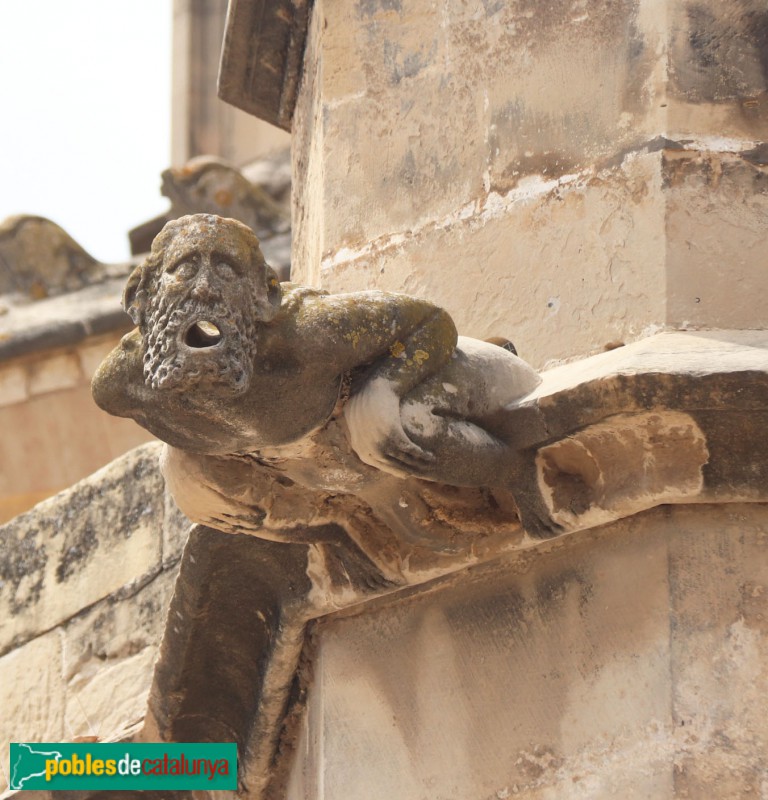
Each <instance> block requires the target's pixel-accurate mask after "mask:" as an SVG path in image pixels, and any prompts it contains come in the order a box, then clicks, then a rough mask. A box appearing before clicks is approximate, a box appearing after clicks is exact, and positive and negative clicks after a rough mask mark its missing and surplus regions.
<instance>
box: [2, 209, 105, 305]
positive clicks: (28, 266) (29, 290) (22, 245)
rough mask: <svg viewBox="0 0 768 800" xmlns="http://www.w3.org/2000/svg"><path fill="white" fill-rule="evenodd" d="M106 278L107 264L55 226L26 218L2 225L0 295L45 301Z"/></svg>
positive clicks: (39, 219) (4, 222) (40, 219)
mask: <svg viewBox="0 0 768 800" xmlns="http://www.w3.org/2000/svg"><path fill="white" fill-rule="evenodd" d="M104 277H105V266H104V264H100V263H99V262H98V261H97V260H96V259H95V258H94V257H93V256H91V255H90V254H89V253H87V252H86V251H85V250H84V249H83V248H82V247H81V246H80V245H79V244H78V243H77V242H76V241H75V240H74V239H73V238H72V237H71V236H70V235H69V234H68V233H67V232H66V231H65V230H63V229H62V228H61V227H59V226H58V225H57V224H56V223H55V222H51V220H49V219H46V218H45V217H37V216H32V215H30V214H22V215H19V216H14V217H8V218H7V219H6V220H4V221H3V222H2V223H0V295H4V294H11V293H13V294H17V295H19V296H20V297H26V298H29V299H32V300H42V299H43V298H45V297H49V296H51V295H56V294H62V293H64V292H71V291H75V290H77V289H81V288H83V287H84V286H88V285H90V284H92V283H98V282H99V281H100V280H103V278H104Z"/></svg>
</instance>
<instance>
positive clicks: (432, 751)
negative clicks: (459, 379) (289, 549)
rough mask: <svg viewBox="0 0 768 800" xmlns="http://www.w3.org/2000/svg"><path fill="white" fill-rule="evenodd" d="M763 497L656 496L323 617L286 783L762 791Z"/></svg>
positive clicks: (680, 793) (562, 799)
mask: <svg viewBox="0 0 768 800" xmlns="http://www.w3.org/2000/svg"><path fill="white" fill-rule="evenodd" d="M767 546H768V508H767V507H766V506H765V505H759V504H757V505H747V506H745V505H731V506H727V505H726V506H698V507H696V506H683V507H677V508H672V507H662V508H660V509H657V510H654V511H651V512H645V513H643V514H639V515H637V516H635V517H633V518H631V519H628V520H622V521H620V522H617V523H613V524H611V525H608V526H605V527H603V528H601V529H596V530H594V531H590V532H584V533H581V534H574V535H572V536H570V537H567V538H565V539H561V540H560V541H559V542H558V543H556V544H549V545H544V546H542V547H540V548H538V549H537V550H534V551H528V552H526V553H520V554H518V555H517V556H516V557H514V558H512V559H510V560H508V561H506V562H503V563H500V562H497V563H496V564H493V565H487V566H485V567H482V568H475V569H473V570H470V571H468V572H466V573H463V574H462V575H459V576H455V577H452V578H450V579H447V580H444V581H442V582H438V583H436V584H434V585H433V586H432V587H431V589H430V590H429V591H426V592H425V591H423V590H422V591H421V592H420V593H419V594H418V595H417V596H412V597H410V598H405V599H399V600H396V601H394V602H393V601H388V602H387V601H381V602H380V604H379V606H378V607H377V608H376V607H370V606H369V607H367V608H366V609H365V612H364V613H361V612H359V611H358V612H357V614H354V613H351V614H348V615H347V616H343V615H339V616H337V617H336V618H326V619H324V620H323V621H321V622H319V623H317V624H316V626H315V629H314V633H313V637H312V638H313V641H314V646H313V648H312V654H313V658H312V664H313V674H314V679H313V683H312V684H311V686H310V690H309V701H308V705H307V709H306V711H305V716H304V720H303V723H302V730H301V733H300V735H299V741H298V745H297V747H296V754H297V758H296V762H295V763H294V767H293V773H292V777H291V781H290V787H289V790H288V793H287V797H288V798H290V800H299V799H301V800H309V798H321V797H322V798H324V800H336V798H339V800H340V799H341V798H350V797H365V798H366V799H367V800H390V798H393V797H396V798H398V800H426V799H427V798H430V800H431V798H438V797H451V798H462V800H503V798H511V797H520V798H528V799H530V800H533V798H536V800H545V799H546V800H554V798H557V800H566V799H567V798H572V799H573V800H575V799H576V798H584V800H587V798H588V799H589V800H613V799H614V798H619V797H621V798H627V799H629V798H653V800H667V798H676V797H686V798H702V800H703V798H711V797H723V798H725V797H727V798H729V799H730V800H736V798H752V797H762V796H764V794H765V791H766V787H767V786H768V783H767V782H766V781H768V777H767V776H766V772H765V769H764V765H765V751H766V747H768V732H766V727H765V719H766V714H768V701H767V700H766V698H767V697H768V667H767V666H766V665H767V664H768V635H766V634H767V633H768V629H767V628H766V620H767V619H768V600H767V599H766V598H767V597H768V595H766V590H767V589H768V566H767V565H768V561H767V560H766V547H767Z"/></svg>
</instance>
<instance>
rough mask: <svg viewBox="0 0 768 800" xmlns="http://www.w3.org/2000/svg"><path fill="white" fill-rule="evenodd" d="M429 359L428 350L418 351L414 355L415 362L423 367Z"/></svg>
mask: <svg viewBox="0 0 768 800" xmlns="http://www.w3.org/2000/svg"><path fill="white" fill-rule="evenodd" d="M428 358H429V353H428V352H427V351H426V350H417V351H416V352H415V353H414V354H413V360H414V361H415V362H416V363H417V364H418V365H419V366H421V365H422V364H423V363H424V362H425V361H426V360H427V359H428Z"/></svg>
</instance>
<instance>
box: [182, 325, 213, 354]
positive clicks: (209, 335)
mask: <svg viewBox="0 0 768 800" xmlns="http://www.w3.org/2000/svg"><path fill="white" fill-rule="evenodd" d="M221 338H222V336H221V331H220V330H219V329H218V327H217V326H216V325H214V324H213V323H212V322H209V321H208V320H207V319H200V320H198V321H197V322H195V323H194V324H193V325H191V326H190V327H189V328H188V329H187V332H186V333H185V334H184V344H185V345H187V347H193V348H194V349H195V350H203V349H205V348H206V347H216V345H217V344H219V342H221Z"/></svg>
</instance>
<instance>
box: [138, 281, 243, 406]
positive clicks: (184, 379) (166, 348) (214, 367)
mask: <svg viewBox="0 0 768 800" xmlns="http://www.w3.org/2000/svg"><path fill="white" fill-rule="evenodd" d="M190 291H191V289H190ZM190 291H188V292H185V293H184V294H181V295H179V294H176V293H174V294H173V295H170V294H169V293H167V292H156V293H151V294H149V296H148V297H147V300H146V302H147V306H146V311H145V315H143V316H144V319H143V320H142V322H143V324H142V326H141V328H142V335H143V338H144V347H145V350H144V380H145V382H146V383H147V384H148V385H149V386H151V387H152V388H153V389H161V390H173V389H180V390H184V389H185V388H187V387H191V386H196V385H201V384H202V385H207V386H210V387H212V388H216V389H220V390H224V392H225V393H226V394H229V395H232V396H237V395H239V394H241V393H242V392H244V391H245V390H246V389H247V388H248V385H249V383H250V380H251V375H252V373H253V359H254V358H255V356H256V347H255V339H256V321H255V319H254V317H253V314H252V313H249V310H248V309H245V308H244V307H242V306H239V307H231V306H228V305H226V304H225V303H224V302H223V300H221V299H217V300H216V301H214V302H213V303H210V302H205V303H202V302H200V301H199V300H196V299H194V298H192V297H190ZM201 321H208V322H211V323H213V324H214V325H215V326H216V327H217V328H218V329H219V332H220V335H221V338H220V340H219V341H218V342H217V343H216V344H208V345H197V346H195V345H189V344H187V343H185V338H187V337H188V332H189V331H190V330H191V329H192V328H193V327H194V326H195V324H196V323H198V322H201Z"/></svg>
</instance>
